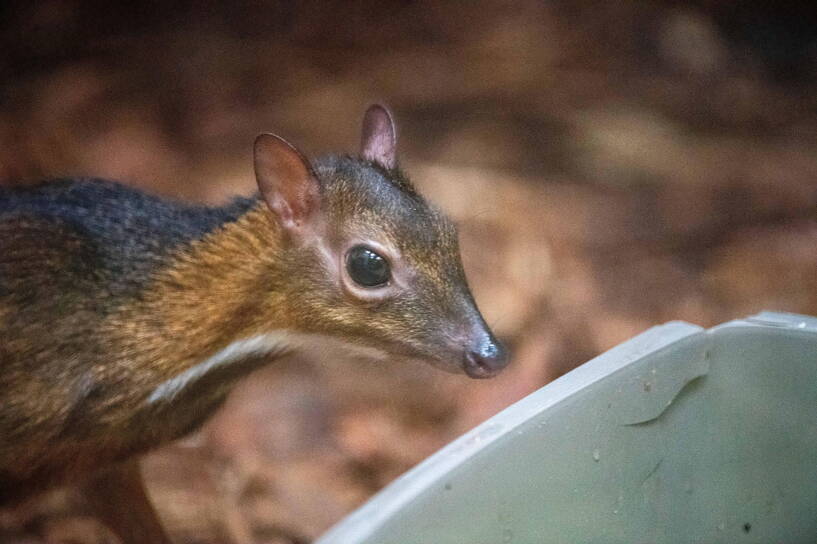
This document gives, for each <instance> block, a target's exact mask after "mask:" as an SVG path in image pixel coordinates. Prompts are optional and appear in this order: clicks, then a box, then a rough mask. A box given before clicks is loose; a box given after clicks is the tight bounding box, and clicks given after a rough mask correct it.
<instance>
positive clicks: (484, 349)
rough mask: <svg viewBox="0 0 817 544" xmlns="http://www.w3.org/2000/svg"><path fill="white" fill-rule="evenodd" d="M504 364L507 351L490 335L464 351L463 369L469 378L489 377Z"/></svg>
mask: <svg viewBox="0 0 817 544" xmlns="http://www.w3.org/2000/svg"><path fill="white" fill-rule="evenodd" d="M506 366H508V351H507V350H506V349H505V348H504V347H503V346H502V344H500V343H499V342H498V341H497V340H496V339H495V338H493V337H491V336H487V337H485V338H483V339H482V341H481V342H480V343H479V344H478V345H477V346H476V347H475V348H472V349H469V350H467V351H466V352H465V361H464V364H463V369H464V370H465V373H466V374H468V376H469V377H471V378H491V377H493V376H496V375H497V374H498V373H499V371H500V370H502V369H503V368H505V367H506Z"/></svg>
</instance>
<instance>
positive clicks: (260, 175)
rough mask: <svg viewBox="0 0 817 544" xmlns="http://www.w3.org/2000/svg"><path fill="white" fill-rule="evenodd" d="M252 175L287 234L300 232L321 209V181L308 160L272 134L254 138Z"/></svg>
mask: <svg viewBox="0 0 817 544" xmlns="http://www.w3.org/2000/svg"><path fill="white" fill-rule="evenodd" d="M254 155H255V179H256V181H257V182H258V189H259V190H260V191H261V196H262V197H263V198H264V200H265V201H266V202H267V205H268V206H269V208H270V210H272V212H273V213H274V214H275V215H276V216H277V218H278V222H279V223H280V225H281V227H283V229H284V231H285V232H287V233H288V234H289V235H298V234H302V233H303V231H304V229H305V228H306V227H307V226H308V225H309V224H310V222H311V221H313V220H314V219H315V216H316V215H317V212H318V210H319V209H320V203H321V202H320V200H321V196H320V184H319V182H318V179H317V177H316V176H315V172H314V171H313V170H312V166H311V165H310V164H309V161H308V160H307V159H306V157H304V156H303V155H302V154H301V152H300V151H298V150H297V149H296V148H295V146H293V145H292V144H290V143H289V142H287V141H286V140H284V139H283V138H281V137H280V136H276V135H274V134H261V135H260V136H258V137H257V138H256V139H255V147H254Z"/></svg>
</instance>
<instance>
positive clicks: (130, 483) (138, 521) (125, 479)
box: [81, 459, 172, 544]
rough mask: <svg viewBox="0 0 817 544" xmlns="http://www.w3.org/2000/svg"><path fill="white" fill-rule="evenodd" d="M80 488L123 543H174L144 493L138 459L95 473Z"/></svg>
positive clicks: (93, 509)
mask: <svg viewBox="0 0 817 544" xmlns="http://www.w3.org/2000/svg"><path fill="white" fill-rule="evenodd" d="M81 489H82V492H83V494H84V495H85V497H86V499H87V501H88V504H89V506H90V507H91V509H92V511H93V513H94V514H95V515H97V516H98V517H99V519H100V520H101V521H102V522H103V523H104V524H105V525H107V526H108V527H109V528H110V529H111V530H112V531H113V532H114V533H115V534H116V535H117V536H118V537H119V538H120V539H121V540H122V542H123V543H124V544H172V543H171V540H170V539H169V538H168V536H167V534H165V532H164V529H162V525H161V523H160V521H159V518H158V517H157V516H156V511H155V510H154V509H153V505H152V504H151V502H150V499H149V498H148V496H147V494H146V492H145V488H144V485H143V483H142V473H141V471H140V469H139V461H138V460H137V459H131V460H129V461H126V462H125V463H123V464H119V465H115V466H113V467H110V468H107V469H104V470H103V471H101V472H98V473H96V474H94V475H93V476H92V477H91V478H90V479H89V480H88V481H87V482H85V484H83V485H82V487H81Z"/></svg>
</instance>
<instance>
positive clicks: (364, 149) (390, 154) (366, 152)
mask: <svg viewBox="0 0 817 544" xmlns="http://www.w3.org/2000/svg"><path fill="white" fill-rule="evenodd" d="M360 155H361V156H362V157H363V158H364V159H366V160H367V161H372V162H376V163H378V164H379V165H381V166H382V167H384V168H386V169H387V170H391V169H392V168H394V167H395V166H396V165H397V132H396V131H395V129H394V120H392V117H391V113H389V110H387V109H386V108H385V107H384V106H381V105H380V104H372V105H371V106H369V109H368V110H366V114H365V115H364V116H363V135H362V137H361V140H360Z"/></svg>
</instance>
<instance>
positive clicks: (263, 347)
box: [147, 331, 294, 404]
mask: <svg viewBox="0 0 817 544" xmlns="http://www.w3.org/2000/svg"><path fill="white" fill-rule="evenodd" d="M293 340H294V335H291V334H288V333H287V332H284V331H280V332H272V333H267V334H259V335H258V336H252V337H250V338H245V339H243V340H236V341H235V342H233V343H232V344H230V345H228V346H227V347H225V348H223V349H222V350H220V351H218V352H216V353H215V354H213V355H211V356H210V357H208V358H207V359H205V360H204V361H202V362H201V363H199V364H197V365H195V366H192V367H190V368H188V369H187V370H185V371H184V372H182V373H181V374H178V375H176V376H174V377H172V378H170V379H169V380H167V381H166V382H163V383H162V384H160V385H159V386H158V387H156V389H154V390H153V391H152V392H151V394H150V396H149V397H148V398H147V402H148V404H157V403H161V402H169V401H172V400H173V399H174V398H175V397H176V395H178V394H179V393H180V392H181V391H183V390H184V389H185V388H186V387H188V386H190V385H192V384H194V383H195V382H196V381H197V380H199V379H201V378H202V377H203V376H205V375H207V374H209V373H210V372H213V371H214V370H217V369H219V368H224V367H227V366H230V365H231V364H233V363H236V362H239V361H242V360H245V359H247V358H248V357H261V356H265V355H274V354H276V353H283V352H284V351H287V350H289V349H291V348H292V347H293V343H294V342H293Z"/></svg>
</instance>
